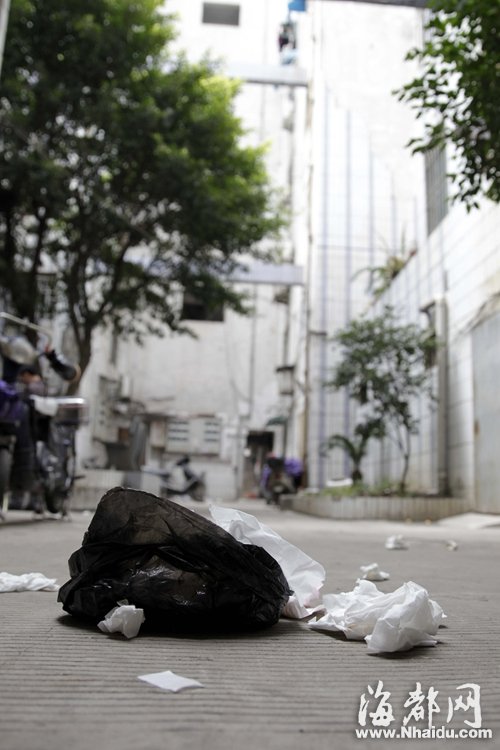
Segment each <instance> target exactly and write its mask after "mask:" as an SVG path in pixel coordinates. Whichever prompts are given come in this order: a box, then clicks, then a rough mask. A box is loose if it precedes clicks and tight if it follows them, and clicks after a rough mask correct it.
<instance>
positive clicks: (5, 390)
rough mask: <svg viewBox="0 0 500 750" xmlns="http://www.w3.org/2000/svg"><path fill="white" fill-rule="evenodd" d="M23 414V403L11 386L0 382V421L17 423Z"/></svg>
mask: <svg viewBox="0 0 500 750" xmlns="http://www.w3.org/2000/svg"><path fill="white" fill-rule="evenodd" d="M22 413H23V402H22V401H21V399H20V398H19V393H18V392H17V390H16V389H15V387H14V386H13V385H11V384H10V383H7V382H6V381H5V380H0V421H2V422H18V421H19V420H20V419H21V417H22Z"/></svg>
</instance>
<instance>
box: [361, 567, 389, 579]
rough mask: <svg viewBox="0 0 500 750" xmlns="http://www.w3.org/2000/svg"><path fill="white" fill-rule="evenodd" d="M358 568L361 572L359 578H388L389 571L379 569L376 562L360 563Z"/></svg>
mask: <svg viewBox="0 0 500 750" xmlns="http://www.w3.org/2000/svg"><path fill="white" fill-rule="evenodd" d="M360 570H361V573H362V576H361V578H364V579H365V580H367V581H388V580H389V578H390V576H389V573H386V572H385V571H384V570H380V568H379V566H378V563H370V564H369V565H361V566H360Z"/></svg>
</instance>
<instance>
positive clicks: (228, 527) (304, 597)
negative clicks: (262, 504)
mask: <svg viewBox="0 0 500 750" xmlns="http://www.w3.org/2000/svg"><path fill="white" fill-rule="evenodd" d="M210 514H211V516H212V520H213V522H214V523H216V524H217V525H218V526H220V527H221V528H223V529H224V530H225V531H227V532H228V533H229V534H231V536H233V537H234V538H235V539H237V540H238V541H239V542H243V543H244V544H255V545H256V546H257V547H263V548H264V549H265V550H266V552H268V553H269V554H270V555H271V557H274V559H275V560H276V561H277V562H278V563H279V565H280V567H281V569H282V571H283V573H284V576H285V578H286V580H287V581H288V585H289V586H290V588H291V589H292V591H293V592H294V593H293V595H292V596H291V597H290V598H289V600H288V603H287V604H286V606H285V608H284V609H283V612H282V614H283V616H284V617H291V618H295V619H299V620H300V619H302V618H303V617H308V616H309V615H311V614H312V613H313V612H316V611H317V610H318V609H322V608H323V607H322V603H321V598H320V589H321V588H322V586H323V584H324V582H325V569H324V567H323V566H322V565H320V563H318V562H316V561H315V560H313V559H312V558H311V557H309V556H308V555H306V554H305V552H302V550H300V549H299V548H298V547H295V546H294V545H293V544H290V542H287V541H285V539H283V538H282V537H280V536H279V534H277V533H276V532H275V531H273V530H272V529H270V528H269V527H268V526H264V525H263V524H261V523H260V522H259V521H258V520H257V519H256V518H255V516H252V515H250V514H249V513H243V512H242V511H239V510H233V509H231V508H221V507H218V506H214V505H212V506H211V507H210Z"/></svg>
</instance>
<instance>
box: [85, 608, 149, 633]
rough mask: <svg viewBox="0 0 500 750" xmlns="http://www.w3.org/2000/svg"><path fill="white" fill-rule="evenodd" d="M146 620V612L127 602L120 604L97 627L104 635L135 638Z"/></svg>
mask: <svg viewBox="0 0 500 750" xmlns="http://www.w3.org/2000/svg"><path fill="white" fill-rule="evenodd" d="M144 620H145V617H144V610H143V609H137V607H136V606H135V605H134V604H129V603H128V601H126V600H125V601H121V602H118V606H117V607H113V609H111V610H110V611H109V612H108V614H107V615H106V617H105V618H104V620H101V622H99V623H97V627H98V628H99V630H102V632H103V633H122V634H123V635H124V636H125V638H135V636H136V635H137V634H138V633H139V630H140V628H141V625H142V623H143V622H144Z"/></svg>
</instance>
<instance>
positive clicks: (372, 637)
mask: <svg viewBox="0 0 500 750" xmlns="http://www.w3.org/2000/svg"><path fill="white" fill-rule="evenodd" d="M323 604H324V606H325V609H326V613H325V614H324V615H323V616H322V617H320V618H319V619H318V620H313V621H311V622H309V623H308V626H309V627H310V628H312V629H313V630H331V631H340V632H343V633H344V634H345V635H346V637H347V638H349V639H352V640H363V639H364V640H365V641H366V642H367V644H368V653H371V654H378V653H389V652H392V651H406V650H408V649H410V648H413V647H414V646H434V645H435V644H436V643H437V640H436V639H435V638H434V637H433V636H434V635H435V634H436V633H437V630H438V628H439V625H440V624H441V622H442V620H443V619H444V618H445V617H446V615H445V614H444V613H443V610H442V609H441V607H440V606H439V604H437V603H436V602H435V601H433V600H432V599H430V598H429V594H428V593H427V591H426V590H425V589H424V588H422V586H419V585H418V584H417V583H414V582H413V581H409V582H408V583H404V584H403V585H402V586H400V587H399V588H398V589H396V590H395V591H393V592H392V593H388V594H384V593H383V592H381V591H379V589H378V588H377V587H376V586H375V584H374V583H372V582H371V581H366V580H359V581H358V583H357V585H356V587H355V588H354V590H353V591H349V592H344V593H341V594H327V595H325V596H324V597H323Z"/></svg>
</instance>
